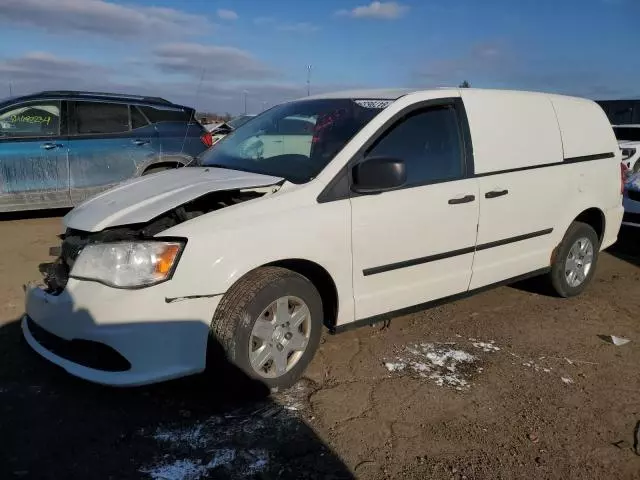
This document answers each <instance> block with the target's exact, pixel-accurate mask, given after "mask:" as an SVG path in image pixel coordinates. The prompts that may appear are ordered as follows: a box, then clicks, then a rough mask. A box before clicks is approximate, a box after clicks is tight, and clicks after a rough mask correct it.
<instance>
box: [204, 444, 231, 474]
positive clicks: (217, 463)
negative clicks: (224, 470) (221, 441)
mask: <svg viewBox="0 0 640 480" xmlns="http://www.w3.org/2000/svg"><path fill="white" fill-rule="evenodd" d="M235 459H236V451H235V450H232V449H231V448H221V449H220V450H216V451H215V452H214V454H213V458H212V459H211V460H210V461H209V463H207V469H208V470H213V469H214V468H218V467H222V466H225V465H228V464H230V463H231V462H233V461H234V460H235Z"/></svg>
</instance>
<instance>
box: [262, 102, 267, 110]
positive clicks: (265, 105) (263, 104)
mask: <svg viewBox="0 0 640 480" xmlns="http://www.w3.org/2000/svg"><path fill="white" fill-rule="evenodd" d="M266 109H267V102H265V101H263V102H262V111H263V112H264V111H265V110H266Z"/></svg>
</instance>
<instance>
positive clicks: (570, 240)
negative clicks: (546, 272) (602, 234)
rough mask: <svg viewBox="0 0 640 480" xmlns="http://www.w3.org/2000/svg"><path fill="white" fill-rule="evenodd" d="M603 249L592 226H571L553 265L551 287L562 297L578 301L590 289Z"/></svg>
mask: <svg viewBox="0 0 640 480" xmlns="http://www.w3.org/2000/svg"><path fill="white" fill-rule="evenodd" d="M599 249H600V241H599V240H598V235H597V234H596V232H595V230H594V229H593V228H592V227H591V226H590V225H587V224H586V223H581V222H573V223H572V224H571V226H570V227H569V229H568V230H567V233H566V234H565V236H564V238H563V239H562V242H561V243H560V247H559V248H558V252H557V255H556V258H555V259H554V262H553V265H551V273H550V276H551V284H552V286H553V289H554V290H555V291H556V293H557V294H558V295H560V296H561V297H565V298H567V297H574V296H576V295H579V294H580V293H582V292H583V290H584V289H585V288H587V285H588V284H589V283H590V282H591V280H592V278H593V275H594V274H595V269H596V263H597V261H598V252H599Z"/></svg>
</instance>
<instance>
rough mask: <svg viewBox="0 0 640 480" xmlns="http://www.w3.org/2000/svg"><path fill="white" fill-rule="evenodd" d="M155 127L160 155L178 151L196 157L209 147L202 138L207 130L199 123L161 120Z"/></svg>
mask: <svg viewBox="0 0 640 480" xmlns="http://www.w3.org/2000/svg"><path fill="white" fill-rule="evenodd" d="M155 127H156V130H157V132H158V139H159V146H160V151H159V152H158V153H159V155H160V157H162V156H164V155H171V154H177V153H183V154H186V155H189V156H191V157H196V156H198V155H199V154H200V153H202V152H204V151H205V150H206V149H207V147H206V145H205V144H204V143H202V140H200V136H201V135H202V134H203V133H205V130H204V128H203V127H202V125H200V124H199V123H195V122H194V123H190V124H186V123H184V122H159V123H157V124H156V125H155Z"/></svg>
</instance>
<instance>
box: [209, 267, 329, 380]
mask: <svg viewBox="0 0 640 480" xmlns="http://www.w3.org/2000/svg"><path fill="white" fill-rule="evenodd" d="M322 325H323V310H322V300H321V298H320V295H319V293H318V291H317V290H316V288H315V287H314V286H313V284H312V283H311V282H310V281H309V280H308V279H307V278H305V277H303V276H302V275H299V274H297V273H295V272H292V271H290V270H287V269H284V268H279V267H263V268H259V269H257V270H254V271H253V272H251V273H249V274H247V275H246V276H245V277H244V278H242V279H241V280H239V281H238V283H236V284H235V285H234V286H233V287H232V288H231V289H230V290H229V291H228V292H227V293H226V294H225V296H224V297H223V299H222V301H221V302H220V305H219V306H218V308H217V310H216V312H215V315H214V317H213V320H212V322H211V334H212V336H213V337H214V338H213V340H214V341H217V342H218V343H219V344H220V345H221V346H222V349H223V350H224V351H225V353H226V356H227V358H228V359H229V361H230V362H231V363H232V364H234V365H235V366H237V367H238V368H240V369H241V370H242V371H243V372H244V373H245V374H247V375H248V376H250V377H252V378H255V379H257V380H260V381H261V382H262V383H263V384H265V385H266V386H268V387H269V388H270V389H271V390H277V389H281V388H288V387H290V386H291V385H293V384H294V383H295V382H296V381H297V380H298V379H299V378H300V376H301V375H302V373H303V372H304V370H305V368H306V367H307V365H308V364H309V363H310V362H311V360H312V358H313V356H314V354H315V351H316V350H317V348H318V344H319V343H320V336H321V334H322ZM208 368H209V370H210V371H212V372H215V369H216V366H215V365H208Z"/></svg>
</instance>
